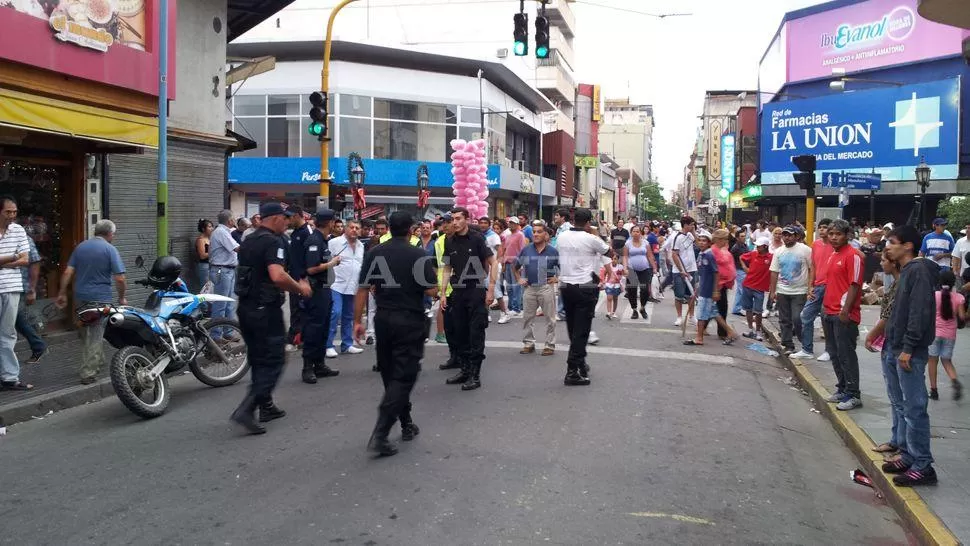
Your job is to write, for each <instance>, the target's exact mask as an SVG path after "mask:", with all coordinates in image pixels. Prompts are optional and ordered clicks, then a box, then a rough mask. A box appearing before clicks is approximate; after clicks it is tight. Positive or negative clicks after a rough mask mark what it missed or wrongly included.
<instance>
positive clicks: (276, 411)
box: [259, 400, 286, 423]
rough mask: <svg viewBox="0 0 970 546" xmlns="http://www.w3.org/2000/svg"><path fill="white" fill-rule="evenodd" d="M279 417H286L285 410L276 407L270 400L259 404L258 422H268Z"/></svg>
mask: <svg viewBox="0 0 970 546" xmlns="http://www.w3.org/2000/svg"><path fill="white" fill-rule="evenodd" d="M281 417H286V412H285V411H283V410H281V409H280V408H279V407H277V406H276V404H274V403H273V401H272V400H270V401H269V402H267V403H265V404H262V405H260V406H259V422H260V423H268V422H270V421H272V420H273V419H279V418H281Z"/></svg>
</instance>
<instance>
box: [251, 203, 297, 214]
mask: <svg viewBox="0 0 970 546" xmlns="http://www.w3.org/2000/svg"><path fill="white" fill-rule="evenodd" d="M277 214H282V215H283V216H286V217H287V218H289V217H290V216H293V213H292V212H290V211H288V210H286V209H284V208H283V205H282V204H280V203H279V202H277V201H270V202H268V203H263V204H262V205H260V206H259V215H260V217H262V218H269V217H270V216H276V215H277Z"/></svg>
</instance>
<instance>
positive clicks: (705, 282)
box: [697, 249, 717, 298]
mask: <svg viewBox="0 0 970 546" xmlns="http://www.w3.org/2000/svg"><path fill="white" fill-rule="evenodd" d="M716 273H717V259H716V258H715V257H714V253H713V252H712V251H711V249H707V250H705V251H704V252H701V253H700V256H698V257H697V276H698V278H699V280H698V292H697V297H699V298H712V297H714V275H715V274H716Z"/></svg>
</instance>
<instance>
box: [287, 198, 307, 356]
mask: <svg viewBox="0 0 970 546" xmlns="http://www.w3.org/2000/svg"><path fill="white" fill-rule="evenodd" d="M286 211H287V212H290V213H292V214H293V216H292V217H291V218H290V228H291V229H292V230H293V233H291V234H290V253H289V264H288V267H287V270H288V271H289V273H290V276H291V277H293V279H295V280H300V279H302V278H304V277H305V276H306V264H305V257H304V252H303V244H304V242H306V239H307V237H309V236H310V225H309V224H308V223H307V221H306V219H305V218H303V207H300V206H298V205H291V206H290V207H289V208H288V209H286ZM301 300H302V298H299V297H297V296H295V295H294V296H290V330H289V332H287V335H286V342H287V343H289V344H291V345H299V344H300V337H301V336H300V334H301V332H302V329H303V307H304V306H303V305H302V303H301Z"/></svg>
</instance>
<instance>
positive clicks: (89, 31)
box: [50, 12, 114, 53]
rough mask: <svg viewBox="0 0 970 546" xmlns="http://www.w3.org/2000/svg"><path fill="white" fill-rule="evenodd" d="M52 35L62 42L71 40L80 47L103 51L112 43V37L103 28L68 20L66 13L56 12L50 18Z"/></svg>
mask: <svg viewBox="0 0 970 546" xmlns="http://www.w3.org/2000/svg"><path fill="white" fill-rule="evenodd" d="M50 23H51V28H52V29H54V31H55V34H54V37H55V38H57V39H58V40H60V41H62V42H71V43H74V44H77V45H79V46H81V47H87V48H90V49H94V50H97V51H100V52H102V53H104V52H105V51H108V48H109V47H110V46H111V44H112V43H114V37H113V36H111V34H109V33H108V31H107V30H105V29H103V28H92V27H89V26H86V25H82V24H81V23H78V22H75V21H69V20H68V19H67V15H65V14H63V13H56V12H55V14H54V15H51V18H50Z"/></svg>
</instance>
